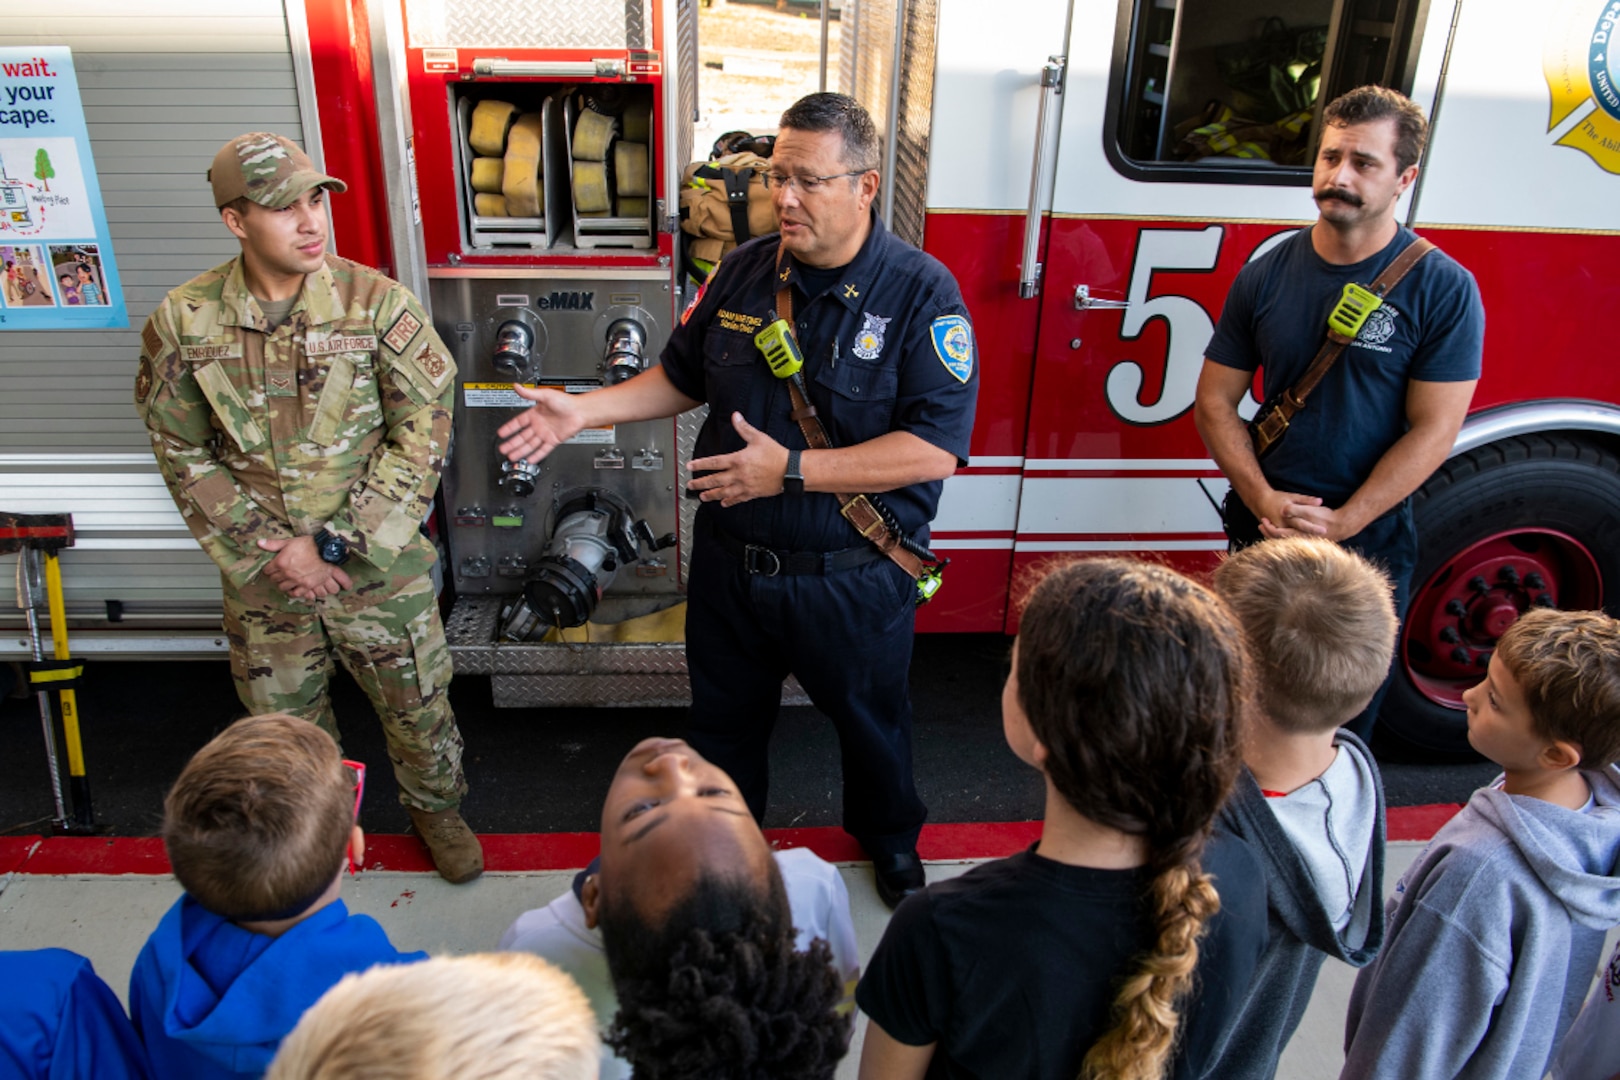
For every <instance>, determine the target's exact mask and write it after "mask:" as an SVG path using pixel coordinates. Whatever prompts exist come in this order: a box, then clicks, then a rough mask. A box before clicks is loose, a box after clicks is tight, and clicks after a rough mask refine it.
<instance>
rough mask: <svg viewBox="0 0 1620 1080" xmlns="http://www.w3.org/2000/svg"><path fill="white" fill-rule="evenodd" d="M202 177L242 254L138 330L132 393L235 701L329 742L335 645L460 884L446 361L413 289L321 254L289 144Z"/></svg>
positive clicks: (217, 165)
mask: <svg viewBox="0 0 1620 1080" xmlns="http://www.w3.org/2000/svg"><path fill="white" fill-rule="evenodd" d="M210 179H211V180H212V181H213V185H214V194H215V202H216V203H217V204H218V205H219V206H220V208H221V216H222V217H223V219H224V221H225V224H226V225H227V226H228V227H230V228H231V231H232V232H233V233H235V234H236V235H237V237H238V238H239V239H240V240H241V242H242V249H243V250H242V254H241V255H240V256H238V257H237V258H235V259H232V260H231V261H230V262H228V263H225V264H224V265H222V266H218V267H215V268H214V269H212V270H210V271H208V272H207V273H204V274H202V275H200V276H198V277H196V278H193V279H192V280H191V281H189V282H187V283H186V284H184V285H182V286H180V287H179V288H178V289H175V290H174V291H173V292H171V293H169V295H168V297H167V298H165V300H164V301H163V303H162V304H160V305H159V306H158V308H157V310H156V311H155V312H153V314H152V316H151V318H149V319H148V320H147V322H146V327H145V329H144V330H143V331H142V335H141V342H142V349H141V362H140V370H139V374H138V375H137V377H136V380H135V402H136V407H137V409H138V410H139V411H140V414H141V416H142V418H143V419H144V420H145V422H146V426H147V428H148V429H149V431H150V433H151V438H152V446H153V450H154V451H155V453H156V455H157V460H158V464H159V467H160V468H161V470H162V472H163V476H164V479H165V480H166V481H167V482H168V485H169V491H170V492H171V494H173V496H174V499H175V502H176V503H177V504H178V505H179V507H180V511H181V513H182V514H183V515H184V516H185V519H186V523H187V524H188V525H189V526H190V528H191V531H192V533H193V534H194V535H195V536H196V538H197V541H198V543H199V544H201V545H202V548H203V550H204V551H206V552H207V553H208V554H209V556H210V557H212V558H213V560H214V561H215V562H216V563H218V564H219V567H220V572H221V576H222V578H223V585H224V594H225V630H226V633H227V635H228V637H229V639H230V652H231V672H232V675H233V676H234V678H235V680H236V686H237V692H238V694H239V696H240V697H241V699H242V703H243V704H244V705H245V706H246V707H247V708H248V709H250V710H252V711H253V712H256V713H258V712H277V711H280V712H287V713H291V714H293V715H295V716H301V717H304V718H306V719H308V720H311V721H313V722H314V723H316V724H319V725H320V726H321V727H322V728H323V729H324V730H326V731H327V732H328V733H330V734H331V735H332V737H333V738H334V739H335V738H337V736H338V730H337V723H336V720H335V718H334V716H333V713H332V704H331V699H330V697H329V696H328V692H327V684H328V680H329V679H330V676H331V674H332V660H333V656H332V654H333V652H334V651H336V653H337V658H338V659H339V660H340V661H341V662H342V663H343V666H344V667H346V668H347V669H348V670H349V672H350V674H352V675H353V676H354V677H355V680H356V681H357V682H358V683H359V684H360V686H361V687H362V688H363V689H364V690H365V692H366V695H367V696H368V697H369V698H370V699H371V703H372V705H373V706H374V707H375V708H376V710H377V714H378V716H379V717H380V718H381V719H382V722H383V728H384V731H385V733H386V735H387V740H388V754H389V757H390V759H391V760H392V761H393V765H394V775H395V776H396V777H397V778H398V781H399V791H400V801H401V802H402V803H403V804H404V805H405V807H406V809H407V810H408V811H410V814H411V817H412V820H413V821H414V822H415V823H416V827H417V830H418V832H420V833H421V834H422V835H423V838H424V839H425V840H426V841H427V842H428V846H429V848H430V849H431V850H432V852H433V856H434V862H435V863H436V864H437V865H438V867H439V870H440V872H441V873H442V874H443V875H444V876H445V877H446V878H448V879H450V880H454V881H465V880H469V879H470V878H472V877H476V876H477V874H478V873H479V872H481V871H482V869H483V855H482V851H481V849H480V848H479V846H478V841H477V838H476V837H475V836H474V835H473V834H472V832H471V830H469V829H468V828H467V826H466V824H465V823H464V822H462V820H461V817H460V814H459V812H458V811H457V806H458V805H459V803H460V801H461V797H462V795H463V794H465V792H466V788H467V785H466V780H465V778H464V777H463V775H462V768H461V754H462V741H461V735H460V732H459V731H458V730H457V728H456V721H455V716H454V714H453V713H452V712H451V709H450V702H449V696H448V688H449V684H450V673H451V669H450V654H449V649H448V646H447V645H446V643H445V637H444V628H443V626H442V624H441V623H440V621H439V612H438V606H437V598H436V596H435V594H434V589H433V586H432V583H431V581H430V579H429V576H428V575H429V571H430V570H431V569H432V566H433V562H434V559H435V552H434V549H433V545H432V544H430V543H429V542H428V540H427V539H426V538H425V537H424V536H423V535H422V534H421V532H420V529H419V526H420V525H421V522H422V520H423V519H424V518H425V517H426V515H427V513H428V510H429V508H430V506H431V505H432V501H433V493H434V491H435V489H436V488H437V487H438V483H439V473H440V471H441V469H442V468H443V465H444V454H445V450H446V448H447V446H448V444H449V440H450V409H451V404H452V401H453V398H454V393H455V364H454V362H453V361H452V360H451V358H450V355H449V352H448V351H447V350H446V349H445V347H444V344H443V342H441V341H440V340H439V337H438V335H437V334H435V333H434V331H433V327H432V325H431V324H430V322H429V319H428V316H427V314H426V313H425V312H424V311H423V310H422V307H421V305H420V304H419V303H418V302H417V300H416V298H415V297H414V296H412V295H411V293H410V292H409V291H408V290H407V289H405V288H404V287H403V286H401V285H399V284H398V283H397V282H394V281H391V280H390V279H388V278H386V277H384V276H383V275H382V274H380V273H378V272H377V271H375V270H372V269H370V268H369V267H366V266H362V265H360V264H358V263H354V262H350V261H348V260H346V259H340V258H338V257H336V256H334V255H330V254H326V253H325V250H324V249H325V241H326V217H325V208H324V206H323V205H322V204H321V200H322V198H323V190H324V189H327V188H330V189H334V190H336V191H342V190H344V185H343V183H342V181H339V180H336V179H335V178H333V177H330V176H326V175H324V174H322V173H320V172H318V171H316V170H315V168H314V166H313V164H312V163H311V162H310V160H309V158H308V157H307V156H305V155H304V154H303V152H302V151H301V150H299V149H298V147H297V146H295V145H294V144H293V143H291V142H289V141H287V140H285V139H282V138H280V137H279V136H274V135H267V134H263V133H254V134H250V135H244V136H241V137H239V138H237V139H233V140H232V141H231V142H229V143H227V144H226V145H225V147H224V148H223V149H222V150H221V151H220V153H219V155H218V156H217V157H216V158H215V159H214V167H213V169H212V170H210ZM248 204H252V205H248ZM260 292H264V293H266V294H267V295H268V294H269V293H272V292H274V293H277V294H279V295H278V299H280V301H281V302H280V303H279V304H278V303H274V302H270V301H267V300H266V299H265V298H264V297H261V296H259V295H257V294H258V293H260ZM289 305H290V307H289ZM267 309H268V310H269V311H271V312H272V313H274V314H276V315H283V316H284V317H282V318H281V319H280V320H279V321H278V320H276V319H275V318H273V317H271V316H268V315H267V314H266V311H267ZM281 309H286V310H285V311H284V312H283V311H282V310H281ZM310 538H313V539H310ZM345 546H346V548H347V552H346V553H345V552H344V551H343V548H344V547H345Z"/></svg>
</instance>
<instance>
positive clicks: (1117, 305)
mask: <svg viewBox="0 0 1620 1080" xmlns="http://www.w3.org/2000/svg"><path fill="white" fill-rule="evenodd" d="M1130 306H1131V302H1130V301H1129V300H1099V299H1097V298H1096V297H1094V296H1092V295H1091V286H1090V285H1076V286H1075V287H1074V310H1076V311H1117V310H1121V309H1124V308H1128V307H1130Z"/></svg>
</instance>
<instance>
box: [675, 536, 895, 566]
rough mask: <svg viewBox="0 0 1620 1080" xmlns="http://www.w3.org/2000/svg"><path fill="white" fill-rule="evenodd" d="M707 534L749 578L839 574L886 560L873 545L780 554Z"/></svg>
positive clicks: (758, 545)
mask: <svg viewBox="0 0 1620 1080" xmlns="http://www.w3.org/2000/svg"><path fill="white" fill-rule="evenodd" d="M706 531H707V533H708V534H709V535H710V536H711V537H713V539H714V542H715V543H717V544H719V545H720V549H721V550H722V551H724V552H725V553H726V554H728V555H730V556H731V557H732V558H734V559H736V560H737V561H738V562H741V563H742V564H743V569H745V570H747V571H748V572H749V573H750V574H764V575H765V576H766V577H778V576H780V575H791V574H836V573H838V572H839V571H840V570H853V569H855V568H856V567H857V566H865V565H866V564H867V563H869V562H876V561H877V560H879V559H881V558H883V552H881V551H879V550H878V549H877V548H876V547H874V546H873V545H871V544H862V545H861V546H860V547H852V548H844V549H843V550H841V551H777V550H775V549H774V548H768V547H765V546H763V545H761V544H745V543H743V542H742V541H741V540H738V539H737V538H736V537H735V536H732V535H731V534H730V533H725V532H721V531H720V530H719V529H717V528H713V527H710V528H709V529H707V530H706Z"/></svg>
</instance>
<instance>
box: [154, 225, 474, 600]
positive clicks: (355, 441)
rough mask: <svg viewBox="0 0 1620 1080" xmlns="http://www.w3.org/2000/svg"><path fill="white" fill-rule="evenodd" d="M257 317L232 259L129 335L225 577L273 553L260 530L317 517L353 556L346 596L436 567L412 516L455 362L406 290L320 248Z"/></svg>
mask: <svg viewBox="0 0 1620 1080" xmlns="http://www.w3.org/2000/svg"><path fill="white" fill-rule="evenodd" d="M267 327H268V323H267V321H266V319H265V317H264V313H263V311H262V310H261V309H260V307H259V303H258V301H257V300H255V299H254V298H253V296H252V295H251V294H250V293H249V292H248V291H247V287H246V285H245V284H244V281H243V277H242V260H241V258H240V256H239V257H237V258H235V259H233V260H231V261H230V262H228V263H225V264H224V265H222V266H217V267H215V268H214V269H212V270H210V271H208V272H207V273H204V274H201V275H199V276H198V277H195V278H193V279H192V280H191V281H188V282H187V283H186V284H184V285H182V286H180V287H179V288H178V289H175V290H174V291H172V292H170V293H169V295H168V296H167V297H166V298H165V299H164V301H163V303H161V304H160V305H158V308H157V310H156V311H155V312H153V313H152V317H151V318H149V319H148V320H147V321H146V327H145V329H144V330H143V331H142V333H141V345H142V347H141V365H140V371H139V374H138V375H137V376H136V379H135V404H136V408H137V409H138V410H139V412H140V414H141V417H142V419H143V420H145V422H146V426H147V429H148V431H149V432H150V434H151V438H152V448H153V450H154V452H155V453H156V454H157V460H158V465H159V467H160V468H161V470H162V472H163V477H164V480H165V481H167V483H168V485H169V491H170V493H171V494H173V496H174V500H175V502H176V503H177V504H179V507H180V511H181V513H182V514H183V515H184V516H185V519H186V524H187V525H188V526H189V527H190V529H191V531H192V533H193V534H194V535H195V536H196V538H197V542H198V543H199V544H201V545H202V548H203V550H204V551H206V552H207V553H208V554H209V556H210V557H211V558H213V560H214V562H215V563H217V564H218V565H219V568H220V570H221V571H222V572H223V573H224V575H225V578H226V580H227V581H229V582H230V583H231V584H232V585H234V586H236V587H241V586H243V585H245V584H247V583H248V582H250V581H252V580H253V579H254V577H255V576H256V575H257V574H258V573H259V571H260V570H262V569H264V567H265V565H266V564H268V563H269V562H270V560H271V559H272V558H274V555H273V554H272V553H271V552H268V551H264V550H262V549H261V548H259V547H258V546H257V544H256V541H258V540H260V539H273V538H276V537H290V536H303V535H312V534H314V533H315V532H317V531H319V530H320V529H321V528H322V527H323V526H324V527H326V528H327V529H328V530H330V531H331V532H332V533H334V534H336V535H338V536H341V537H343V538H344V539H345V540H347V541H348V543H349V550H350V553H351V554H352V555H353V556H354V557H353V558H351V559H350V560H349V562H348V563H347V564H345V566H344V569H345V570H346V571H347V572H348V574H349V576H350V577H351V578H352V579H353V580H354V588H353V589H350V590H346V591H345V592H344V593H343V597H344V599H345V607H352V608H355V609H359V608H363V607H367V606H369V605H371V604H374V603H376V602H377V600H378V599H379V597H378V596H377V595H376V594H377V592H378V590H379V588H386V586H385V585H384V584H383V583H384V581H385V580H387V579H392V580H393V581H395V582H399V581H407V580H410V579H412V578H415V577H418V576H420V575H422V574H425V573H426V572H427V571H428V570H429V568H430V567H431V566H432V564H433V559H434V552H433V546H432V545H431V544H430V543H429V542H428V541H427V540H426V539H425V538H424V537H423V536H422V535H421V534H420V532H419V531H418V526H419V525H420V524H421V522H422V519H423V518H424V517H425V516H426V515H427V512H428V507H429V506H430V505H431V503H432V501H433V493H434V490H435V489H436V488H437V487H438V483H439V473H440V471H441V470H442V469H443V467H444V455H445V452H446V449H447V447H448V443H449V440H450V408H451V404H452V401H453V398H454V395H455V370H456V369H455V362H454V361H453V360H452V359H451V358H450V354H449V352H448V351H447V350H446V349H445V347H444V343H443V342H442V341H440V340H439V337H438V335H437V334H436V333H434V331H433V328H432V326H430V325H429V324H428V318H427V315H426V314H425V313H424V312H423V310H422V307H421V305H420V304H419V303H418V302H417V300H416V298H415V297H413V296H412V295H411V293H410V291H409V290H408V289H406V288H405V287H404V286H402V285H400V284H399V283H398V282H395V281H392V280H390V279H389V278H387V277H384V276H383V275H382V274H380V273H378V272H377V271H375V270H372V269H371V268H369V267H366V266H362V265H360V264H359V263H354V262H350V261H348V260H346V259H340V258H338V257H337V256H335V255H330V254H329V255H327V256H326V265H325V266H323V267H322V268H321V269H320V270H318V271H316V272H315V273H312V274H310V275H309V276H307V277H306V278H305V279H304V287H303V291H302V293H301V294H300V295H299V297H298V299H297V301H296V302H295V303H294V305H293V308H292V311H291V312H290V313H289V314H288V316H287V318H286V320H285V321H283V322H282V324H281V325H280V326H279V327H277V328H276V330H275V331H274V332H273V333H267V332H266V330H267ZM368 586H370V587H369V588H368Z"/></svg>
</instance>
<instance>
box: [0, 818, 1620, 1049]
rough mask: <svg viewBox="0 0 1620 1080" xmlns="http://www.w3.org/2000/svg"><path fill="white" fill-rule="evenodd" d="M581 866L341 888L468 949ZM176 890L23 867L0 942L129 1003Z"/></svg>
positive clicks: (854, 881) (934, 872)
mask: <svg viewBox="0 0 1620 1080" xmlns="http://www.w3.org/2000/svg"><path fill="white" fill-rule="evenodd" d="M1422 847H1423V845H1422V844H1418V843H1392V844H1390V845H1389V851H1388V861H1387V863H1386V873H1387V875H1388V877H1387V881H1386V886H1387V887H1389V888H1391V889H1392V888H1393V887H1394V883H1395V881H1396V880H1397V879H1398V878H1399V876H1400V875H1401V874H1402V873H1404V872H1405V870H1406V868H1407V867H1408V866H1410V865H1411V863H1412V861H1413V860H1414V859H1415V858H1416V857H1417V855H1418V852H1419V851H1421V850H1422ZM972 865H973V863H972V862H937V863H930V864H929V867H928V876H929V880H931V881H938V880H941V879H943V878H947V877H953V876H955V875H956V874H960V873H962V872H963V871H964V870H966V869H967V868H968V867H969V866H972ZM841 872H842V873H843V875H844V879H845V883H846V884H847V885H848V886H849V895H850V902H851V905H852V914H853V916H854V919H855V928H856V932H857V934H858V935H859V938H860V944H861V955H862V957H863V958H864V957H867V956H870V955H871V953H872V950H873V948H874V947H875V946H876V945H877V942H878V939H879V937H881V936H882V934H883V929H884V927H885V926H886V925H887V924H888V914H889V913H888V911H887V910H886V909H884V907H883V905H882V904H881V903H880V902H879V901H878V899H877V894H876V892H875V891H874V889H873V885H872V878H871V870H870V868H869V867H868V866H867V865H866V864H863V863H853V864H842V865H841ZM573 873H574V872H573V871H571V870H568V871H549V872H541V873H489V874H485V875H484V877H483V878H481V879H480V880H478V881H476V882H473V883H472V884H470V885H463V886H459V887H458V886H452V885H446V884H445V883H444V882H443V881H442V880H441V879H440V878H439V877H437V876H436V875H433V874H412V873H390V872H384V871H368V872H366V873H364V874H361V875H360V876H358V877H356V878H353V879H350V880H346V881H345V882H344V886H343V895H344V900H345V902H346V903H347V904H348V906H349V909H350V910H351V911H356V912H364V913H366V914H368V915H371V916H372V917H374V918H375V919H377V921H378V922H380V923H381V924H382V925H383V927H384V928H385V929H386V930H387V931H388V936H389V937H390V939H392V941H393V942H394V944H395V945H397V946H399V947H400V948H402V949H426V950H427V951H428V952H431V953H435V954H440V953H469V952H479V951H482V950H488V949H491V948H493V947H494V945H495V942H496V941H497V940H498V939H499V937H500V935H501V932H502V931H503V930H505V929H506V927H507V925H508V924H509V923H510V922H511V921H512V920H513V919H514V918H516V917H517V915H518V914H519V913H520V912H522V911H524V910H525V909H528V908H533V907H539V906H541V905H543V904H546V903H549V902H550V901H551V900H552V899H553V898H555V897H556V896H558V895H560V894H561V893H562V891H563V890H564V889H566V888H568V887H569V882H570V881H571V880H572V879H573ZM179 892H180V890H179V886H178V885H177V884H176V883H175V881H174V879H173V878H172V877H167V876H163V877H151V876H138V875H127V876H111V875H82V876H69V877H46V876H40V875H30V874H17V875H13V876H11V877H9V878H0V949H36V948H45V947H51V946H55V947H60V948H65V949H72V950H74V951H76V952H79V953H82V954H84V955H86V956H88V957H90V959H91V961H92V962H94V964H95V967H96V971H97V972H99V973H100V975H101V977H102V978H104V979H106V980H107V982H108V983H109V984H110V985H111V986H112V987H113V989H114V990H115V991H117V992H118V994H119V997H120V998H122V997H124V995H125V992H126V989H127V987H128V984H129V973H130V969H131V968H132V967H133V966H134V963H135V958H136V956H137V954H138V953H139V952H140V949H141V946H142V945H143V944H144V943H145V940H146V936H147V934H149V933H150V932H151V929H152V928H153V927H154V926H156V925H157V922H158V920H159V919H160V918H161V917H162V915H163V913H164V911H166V910H167V909H168V907H169V905H171V904H172V903H174V900H175V898H176V897H177V896H178V895H179ZM1605 955H1607V953H1605ZM1354 979H1355V972H1354V971H1353V970H1352V969H1350V968H1349V967H1347V966H1345V965H1344V964H1340V963H1337V962H1335V961H1329V962H1328V964H1327V965H1326V966H1325V967H1324V969H1323V971H1322V977H1321V979H1320V980H1319V982H1318V983H1317V988H1316V994H1315V996H1314V997H1313V998H1312V999H1311V1005H1310V1009H1309V1010H1308V1011H1307V1013H1306V1015H1305V1020H1304V1022H1303V1023H1302V1024H1301V1025H1300V1030H1299V1031H1298V1033H1297V1034H1296V1035H1295V1036H1294V1040H1293V1042H1292V1043H1291V1044H1290V1045H1289V1047H1288V1050H1287V1052H1286V1053H1285V1054H1284V1056H1283V1060H1282V1067H1281V1069H1280V1071H1279V1072H1278V1075H1279V1076H1280V1077H1284V1078H1288V1080H1333V1078H1334V1077H1337V1076H1338V1074H1339V1067H1340V1064H1341V1063H1342V1061H1343V1053H1342V1051H1341V1049H1340V1042H1341V1038H1342V1035H1343V1024H1344V1012H1345V1006H1346V1004H1347V1002H1348V1001H1349V997H1350V987H1351V984H1352V983H1353V982H1354ZM864 1034H865V1030H864V1023H863V1024H861V1025H858V1026H857V1028H856V1032H855V1040H856V1045H855V1046H854V1047H853V1048H852V1049H851V1052H850V1055H849V1057H848V1058H847V1059H846V1060H845V1061H844V1063H843V1065H842V1066H841V1067H840V1069H839V1071H838V1076H839V1078H840V1080H844V1078H849V1077H853V1076H854V1075H855V1071H856V1062H857V1061H858V1060H859V1056H860V1048H859V1043H860V1040H861V1039H862V1037H863V1036H864Z"/></svg>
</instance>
